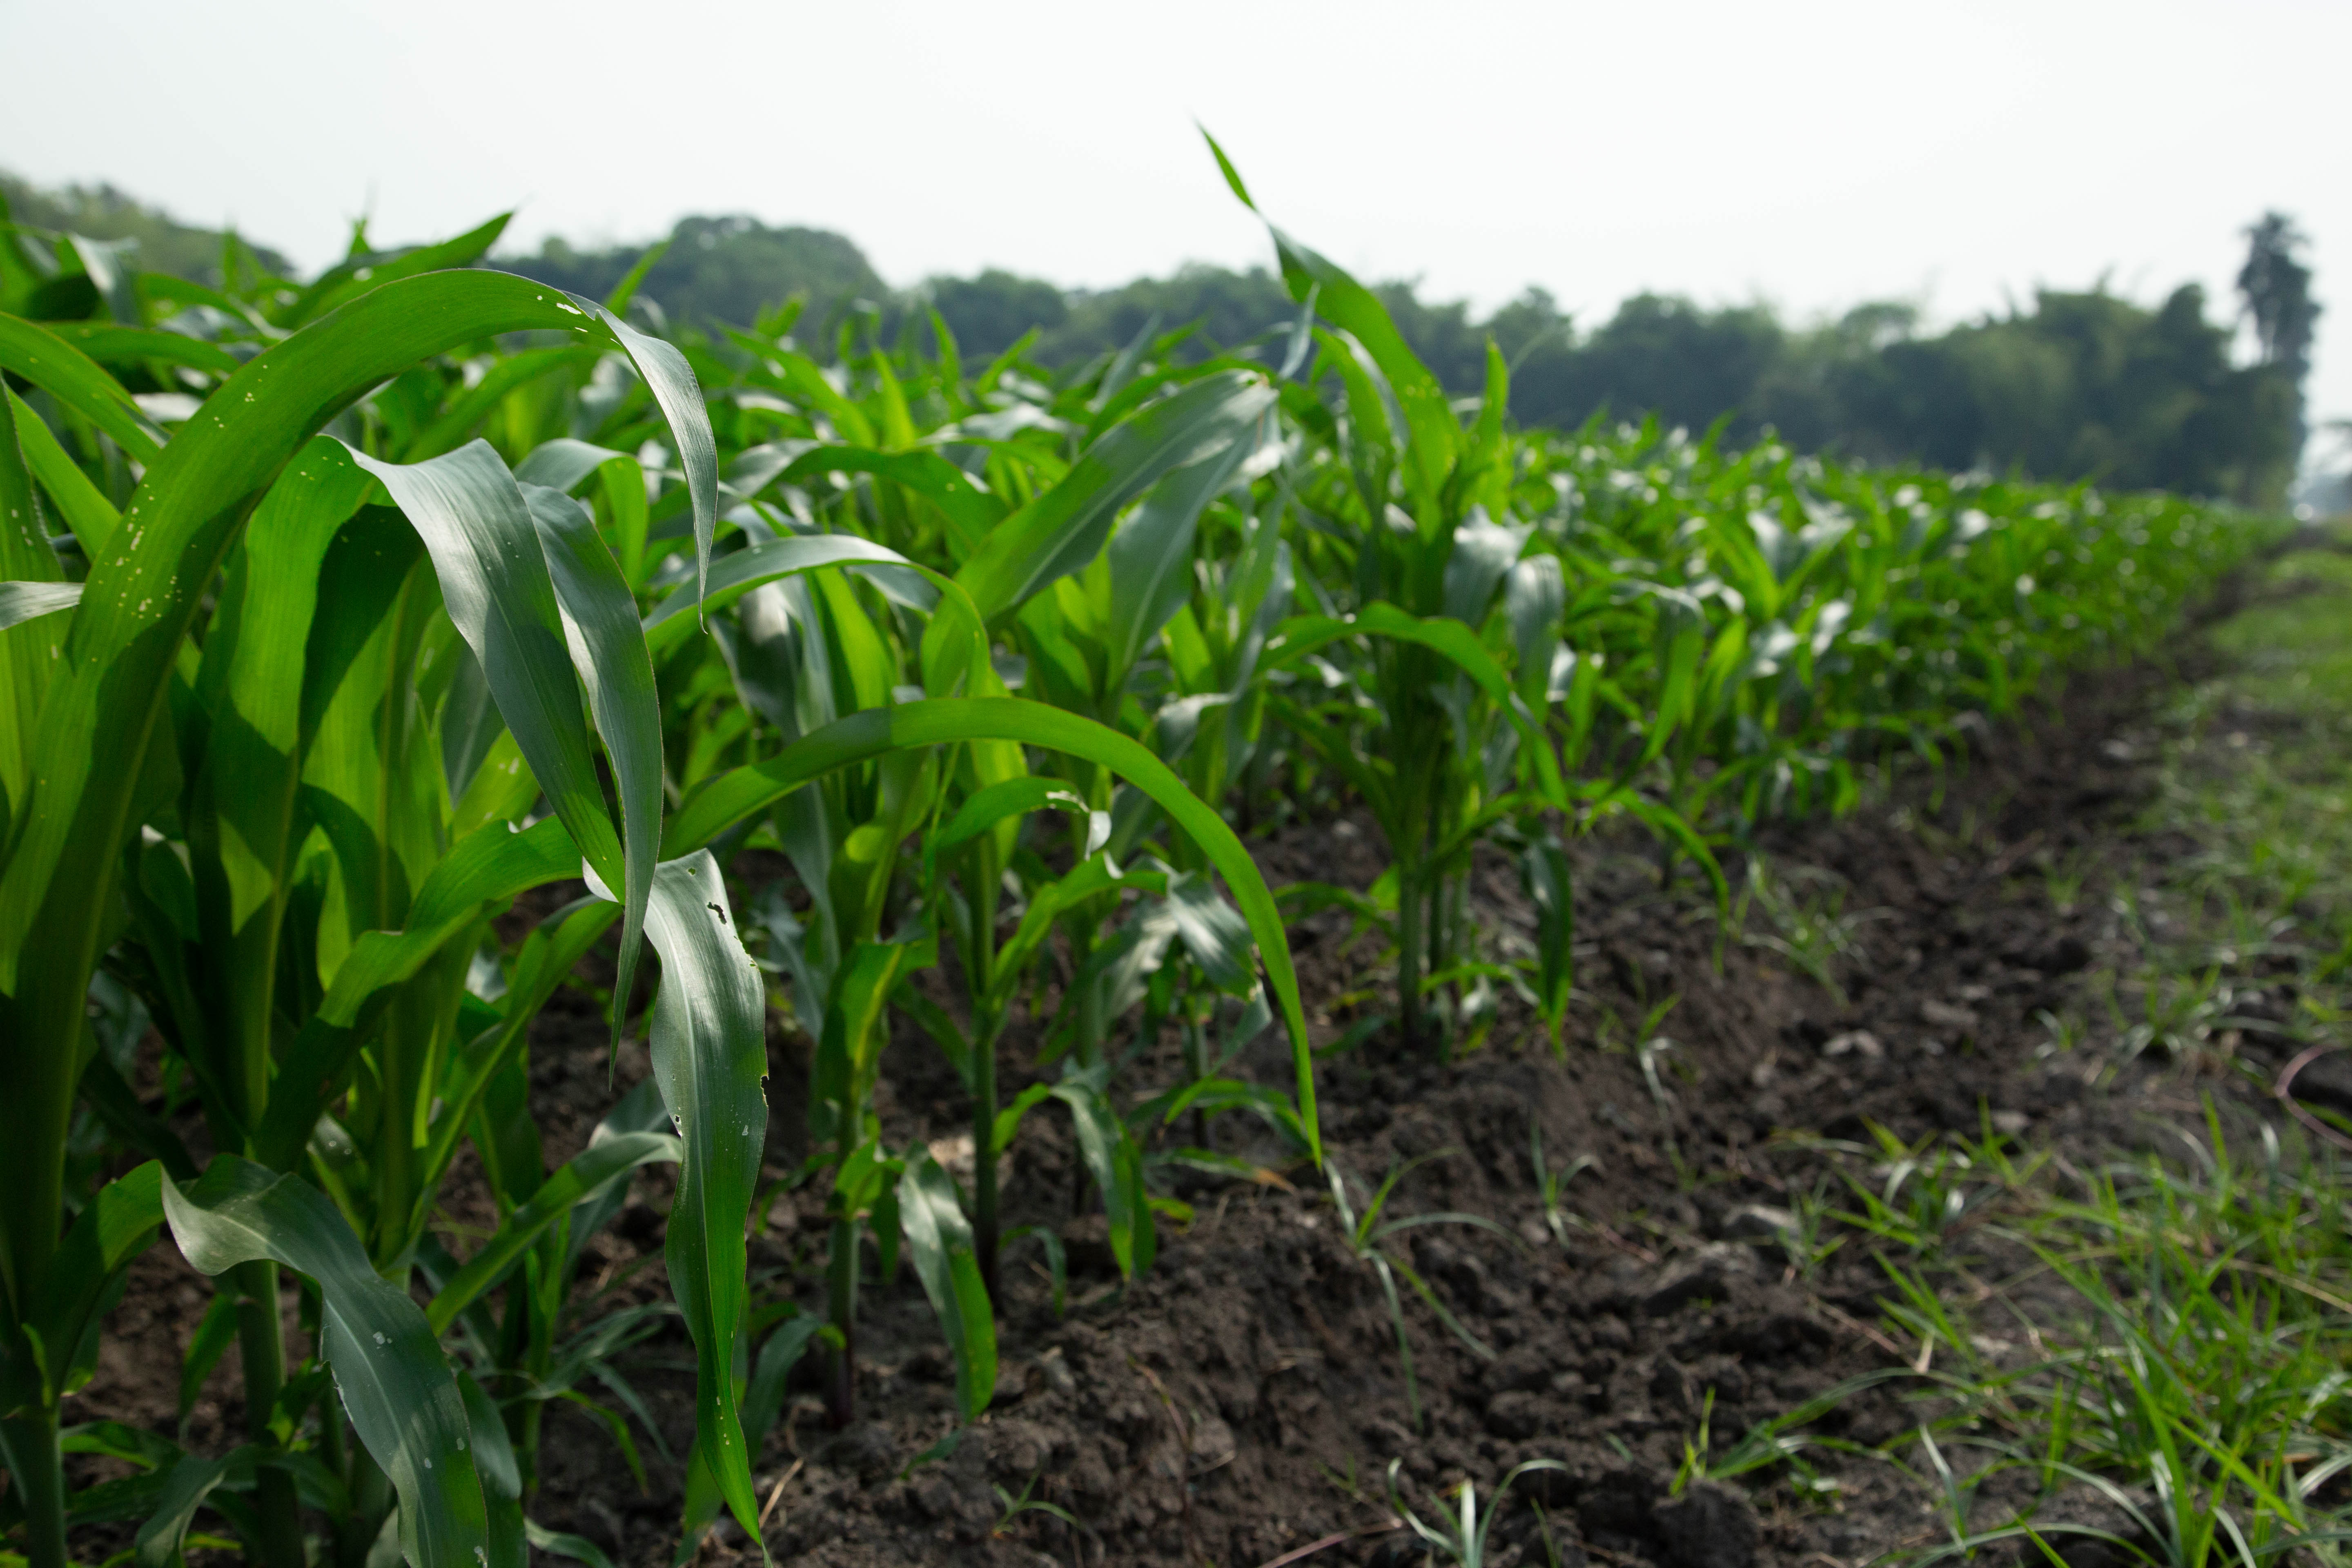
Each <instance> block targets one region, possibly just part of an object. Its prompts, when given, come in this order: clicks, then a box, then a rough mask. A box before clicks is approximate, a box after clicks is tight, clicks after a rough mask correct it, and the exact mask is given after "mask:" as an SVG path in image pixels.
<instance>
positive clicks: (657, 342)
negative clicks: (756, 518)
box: [572, 294, 719, 593]
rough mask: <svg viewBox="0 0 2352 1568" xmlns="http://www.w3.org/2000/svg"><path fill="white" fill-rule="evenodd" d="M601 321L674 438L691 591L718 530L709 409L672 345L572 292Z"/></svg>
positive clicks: (703, 577) (715, 449)
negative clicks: (690, 531) (682, 478)
mask: <svg viewBox="0 0 2352 1568" xmlns="http://www.w3.org/2000/svg"><path fill="white" fill-rule="evenodd" d="M572 301H573V302H574V303H575V304H578V305H581V306H583V307H585V308H586V309H587V310H590V311H592V312H593V314H594V315H595V317H596V319H597V320H598V321H602V322H603V323H604V330H605V331H608V332H611V333H612V334H613V337H614V341H616V342H619V343H620V345H621V346H622V347H623V348H624V349H626V350H627V351H628V354H629V360H630V363H633V364H635V366H636V367H637V374H639V375H641V376H643V377H645V381H646V391H648V392H650V393H652V394H653V395H654V405H655V406H656V407H658V408H659V409H660V410H661V411H662V417H663V418H665V419H667V420H668V421H669V431H670V437H671V439H673V440H675V441H676V442H677V466H678V468H680V469H681V470H682V471H684V473H685V475H686V493H687V500H688V501H689V502H691V503H692V505H693V508H694V560H695V574H696V575H695V582H696V591H697V593H699V592H700V591H701V584H703V583H704V582H705V581H707V580H708V579H709V575H710V547H711V545H712V543H713V542H715V541H716V540H717V538H718V534H719V446H718V443H717V442H716V441H714V440H713V439H712V438H711V435H710V415H709V410H708V409H706V408H705V407H704V406H703V403H702V388H701V387H700V386H699V385H698V384H696V383H695V379H694V370H693V367H692V366H690V365H688V363H686V356H685V355H684V354H682V353H679V352H678V351H677V348H676V347H675V346H673V345H672V344H669V343H666V342H662V341H661V339H659V338H654V337H647V336H646V334H645V333H643V332H641V331H637V330H636V329H635V327H632V326H630V325H629V324H628V323H627V322H625V321H622V320H621V318H620V317H618V316H616V315H614V313H613V312H612V311H611V310H607V309H605V308H604V306H602V305H599V304H597V303H596V302H595V301H593V300H585V299H582V298H581V297H580V296H579V295H577V294H574V295H573V296H572Z"/></svg>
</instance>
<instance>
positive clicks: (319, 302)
mask: <svg viewBox="0 0 2352 1568" xmlns="http://www.w3.org/2000/svg"><path fill="white" fill-rule="evenodd" d="M513 217H514V214H512V213H500V214H499V216H496V217H494V218H492V219H490V220H489V221H488V223H485V224H482V225H480V226H478V227H475V228H472V229H469V230H467V232H466V233H464V234H461V235H458V236H457V237H455V238H451V239H445V240H443V241H441V242H440V243H439V244H438V245H420V246H418V247H415V249H413V250H407V251H404V252H402V253H400V254H399V255H396V256H383V255H380V254H377V253H374V252H366V253H362V254H361V255H358V256H352V257H349V258H345V259H344V260H342V261H341V262H338V263H337V264H336V265H334V266H332V267H330V268H327V270H325V271H324V272H321V273H320V274H319V276H318V277H316V278H315V279H311V281H310V286H309V287H307V288H305V289H303V290H302V291H301V293H299V294H298V295H296V296H295V298H294V300H293V302H292V303H290V304H289V305H288V306H287V307H286V310H285V312H284V314H283V315H281V316H280V317H278V321H279V324H280V325H282V326H289V327H298V326H300V325H301V324H302V323H303V322H305V321H314V320H316V319H317V318H319V317H320V316H323V315H326V314H327V313H328V312H330V311H331V310H334V309H335V308H336V307H337V306H339V305H346V304H349V303H350V302H351V301H352V300H356V299H358V298H359V297H360V296H361V295H362V294H366V293H370V292H373V290H375V289H382V288H383V287H385V286H386V285H387V284H391V283H396V282H398V281H399V280H400V279H404V278H414V277H415V276H417V275H418V274H419V273H424V272H437V271H439V270H441V269H442V268H446V267H464V266H466V265H467V264H468V263H470V262H473V261H477V260H478V259H480V258H482V257H483V256H485V255H486V254H488V251H489V248H490V247H491V246H493V245H496V244H497V243H498V242H499V236H500V235H501V234H504V233H505V232H506V227H507V224H508V223H509V221H510V220H511V219H512V218H513Z"/></svg>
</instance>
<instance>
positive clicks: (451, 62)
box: [0, 0, 2352, 417]
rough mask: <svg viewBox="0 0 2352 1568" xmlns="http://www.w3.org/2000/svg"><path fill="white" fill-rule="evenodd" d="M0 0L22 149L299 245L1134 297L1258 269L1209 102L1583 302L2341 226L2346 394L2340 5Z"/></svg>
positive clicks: (1942, 275)
mask: <svg viewBox="0 0 2352 1568" xmlns="http://www.w3.org/2000/svg"><path fill="white" fill-rule="evenodd" d="M98 15H100V14H94V13H87V12H82V11H80V10H79V7H75V6H66V5H37V4H35V3H34V0H0V58H5V60H6V61H7V62H8V76H9V86H8V90H7V91H6V93H5V94H0V166H5V167H9V168H13V169H14V170H16V172H17V173H19V174H24V175H26V176H28V177H30V178H32V179H35V180H37V181H39V182H42V183H45V184H58V183H63V182H66V181H70V180H81V181H95V180H100V179H106V180H111V181H113V182H115V183H116V184H120V185H121V186H122V187H124V188H125V189H127V190H129V191H131V192H133V193H134V194H137V195H141V196H142V197H145V198H147V199H149V200H152V201H155V202H159V203H162V204H163V205H166V206H168V207H170V208H171V209H173V211H174V212H176V213H177V214H179V215H181V216H184V217H185V218H187V219H189V220H191V221H201V222H209V223H219V222H229V221H233V222H235V223H236V224H237V225H238V226H240V227H242V228H243V229H244V230H245V231H246V232H247V233H248V234H250V235H252V236H253V237H256V238H257V239H260V240H263V241H266V242H268V243H270V244H274V245H277V246H278V247H281V248H284V249H286V250H288V251H289V252H290V253H291V254H293V255H294V256H295V257H296V258H298V259H299V261H301V262H302V263H304V264H305V265H306V266H317V265H320V264H322V263H324V262H326V261H328V260H331V259H332V258H335V257H336V256H338V255H340V254H341V245H342V240H343V236H344V233H345V225H346V224H347V222H348V220H349V219H350V218H351V217H352V216H355V215H357V214H359V213H361V212H362V211H366V212H370V213H372V214H373V217H374V226H373V233H374V234H375V236H376V237H377V238H378V239H379V241H383V242H393V241H403V240H411V239H422V238H427V237H438V236H442V235H445V234H447V233H450V232H453V231H455V230H457V229H460V228H463V227H466V226H470V225H471V224H473V223H474V222H476V221H478V220H479V219H480V218H481V217H483V216H487V215H488V214H490V213H492V212H495V211H498V210H499V209H500V208H502V207H506V206H515V207H518V208H519V209H520V212H519V216H518V217H517V219H516V221H515V225H514V227H513V228H512V229H511V230H509V236H510V238H511V239H513V240H517V241H520V242H521V243H523V244H525V245H528V246H533V247H535V246H536V244H537V242H538V239H539V238H540V237H541V236H542V235H545V234H549V233H562V234H565V235H568V236H571V237H574V238H576V239H584V240H590V241H598V240H615V239H619V240H635V239H643V238H649V237H655V236H656V235H658V234H661V233H663V232H666V231H667V228H668V226H669V225H670V224H671V223H672V222H673V221H674V220H675V219H676V218H677V217H678V216H680V215H682V214H685V213H689V212H705V213H715V212H735V211H740V212H748V213H751V214H752V215H754V216H758V217H760V218H761V219H764V220H766V221H768V222H771V223H804V224H812V225H816V226H824V227H828V228H835V229H838V230H841V231H842V232H844V233H845V234H847V235H849V236H850V237H852V238H854V239H855V240H856V241H857V243H858V244H859V245H861V246H862V247H865V249H866V253H867V254H868V255H869V256H870V257H871V258H873V260H874V263H875V265H876V266H877V268H879V269H880V270H881V272H882V273H883V275H884V276H885V277H886V278H888V279H891V280H893V281H897V282H908V281H912V280H914V279H918V278H920V277H923V276H924V275H926V274H929V273H934V272H969V271H972V270H975V269H977V268H981V267H983V266H1002V267H1007V268H1013V269H1015V270H1017V271H1021V272H1025V273H1031V274H1034V275H1038V276H1042V277H1045V278H1049V279H1055V281H1057V282H1061V283H1065V284H1081V285H1104V284H1111V283H1117V282H1122V281H1125V280H1126V279H1129V278H1132V277H1135V276H1137V275H1139V274H1142V273H1153V272H1163V271H1165V270H1167V269H1169V268H1172V267H1174V266H1175V265H1176V264H1178V263H1179V262H1181V261H1184V260H1187V259H1194V258H1198V259H1204V260H1213V261H1221V262H1228V263H1247V262H1251V261H1256V260H1262V259H1264V258H1265V255H1266V250H1267V247H1266V245H1265V239H1264V236H1263V232H1262V230H1260V229H1259V228H1258V227H1257V226H1256V225H1255V223H1254V222H1253V221H1252V220H1251V219H1250V218H1249V216H1248V215H1247V214H1246V213H1244V212H1243V211H1242V210H1241V209H1240V208H1239V207H1238V206H1237V205H1236V204H1235V203H1234V201H1233V200H1232V198H1231V197H1230V196H1229V195H1227V194H1226V192H1225V190H1224V187H1223V184H1222V182H1221V181H1220V180H1219V179H1218V177H1217V174H1216V171H1215V168H1214V166H1213V164H1212V163H1211V162H1210V161H1209V159H1208V157H1207V155H1206V154H1205V153H1204V152H1203V151H1202V148H1201V144H1200V142H1199V140H1198V138H1197V136H1196V134H1195V132H1194V131H1193V129H1192V121H1193V120H1194V118H1195V117H1197V118H1198V119H1200V120H1201V121H1202V122H1204V123H1205V124H1207V125H1208V126H1209V127H1210V128H1211V129H1212V130H1213V131H1214V132H1216V133H1217V134H1218V136H1219V137H1220V139H1221V140H1223V142H1224V143H1225V145H1226V147H1227V149H1228V150H1229V151H1230V152H1231V153H1233V154H1234V158H1235V159H1236V161H1237V162H1238V163H1240V165H1241V167H1242V169H1243V171H1244V174H1245V175H1246V176H1247V177H1248V179H1249V181H1250V184H1251V186H1252V189H1253V192H1254V194H1255V195H1256V196H1257V198H1258V201H1259V204H1260V205H1261V206H1263V207H1264V208H1265V210H1266V211H1267V212H1268V213H1270V214H1271V215H1273V216H1275V218H1276V221H1278V222H1280V223H1282V224H1283V225H1284V226H1286V227H1287V228H1289V229H1291V230H1292V231H1294V232H1296V233H1297V234H1298V235H1299V236H1300V237H1302V238H1304V239H1307V240H1308V241H1309V242H1310V243H1313V244H1315V245H1317V246H1318V247H1319V248H1321V249H1323V250H1324V251H1326V252H1327V253H1328V254H1329V255H1331V256H1332V257H1333V258H1335V259H1338V260H1339V261H1341V262H1343V263H1345V264H1347V265H1349V266H1350V267H1352V268H1357V269H1359V270H1360V272H1362V273H1364V274H1366V275H1370V276H1379V277H1391V276H1397V277H1415V278H1419V279H1423V282H1424V284H1425V285H1426V287H1427V289H1430V290H1433V292H1434V293H1436V294H1437V295H1440V296H1467V297H1469V298H1471V299H1472V300H1475V301H1477V302H1478V303H1479V304H1480V305H1482V306H1489V305H1493V304H1496V303H1498V302H1500V301H1501V300H1505V299H1507V298H1508V297H1510V296H1511V295H1513V294H1515V293H1517V291H1518V290H1519V289H1522V288H1523V287H1525V286H1526V285H1528V284H1529V283H1536V284H1540V285H1542V286H1543V287H1544V288H1547V289H1550V290H1551V291H1552V293H1553V294H1554V295H1555V296H1556V297H1557V298H1558V299H1559V301H1560V302H1561V303H1562V304H1563V305H1565V306H1568V307H1570V308H1571V309H1573V310H1576V311H1577V312H1578V314H1579V315H1580V318H1582V319H1583V320H1584V321H1587V322H1588V323H1589V322H1591V321H1593V320H1594V319H1596V318H1597V317H1600V316H1605V315H1606V314H1607V313H1608V311H1609V310H1611V309H1612V307H1613V306H1614V304H1615V303H1616V301H1617V300H1619V299H1620V298H1622V296H1624V295H1626V294H1627V293H1630V292H1632V291H1633V290H1635V289H1643V288H1652V289H1664V290H1670V291H1675V292H1680V293H1686V294H1690V295H1693V296H1696V297H1697V298H1698V299H1701V300H1706V301H1709V302H1722V301H1729V300H1748V299H1752V298H1763V299H1766V300H1771V301H1773V302H1774V303H1776V304H1778V305H1780V307H1782V309H1783V310H1787V311H1789V312H1790V313H1791V314H1792V315H1795V316H1798V317H1800V318H1802V317H1805V316H1809V315H1811V314H1814V313H1817V312H1821V311H1824V310H1836V309H1839V308H1842V307H1843V306H1845V305H1847V304H1850V303H1853V301H1855V300H1861V299H1864V298H1873V297H1879V298H1883V297H1888V296H1902V297H1907V298H1911V299H1915V300H1919V301H1921V302H1922V303H1924V304H1926V305H1927V308H1928V310H1929V311H1930V313H1931V315H1932V316H1933V318H1934V319H1936V320H1938V321H1948V320H1951V319H1954V318H1958V317H1965V316H1969V315H1972V314H1975V313H1977V312H1979V311H1981V310H1986V309H1989V308H1996V307H1998V306H2000V304H2001V303H2002V301H2003V300H2005V299H2006V298H2008V297H2010V296H2011V294H2014V295H2016V296H2019V297H2023V296H2025V295H2027V294H2029V293H2030V291H2031V289H2032V287H2033V286H2034V285H2035V284H2036V283H2049V284H2053V285H2059V286H2065V287H2080V286H2084V285H2087V284H2089V283H2090V282H2092V281H2094V280H2095V279H2097V278H2099V277H2100V276H2102V275H2103V274H2104V275H2106V276H2107V277H2109V278H2110V279H2111V281H2112V285H2113V286H2114V287H2115V288H2116V289H2120V290H2121V291H2123V292H2125V293H2127V294H2130V295H2132V296H2135V297H2137V298H2140V299H2143V300H2152V299H2155V298H2158V297H2159V296H2160V295H2161V294H2162V293H2163V292H2165V291H2167V290H2168V289H2170V288H2171V287H2172V286H2173V285H2175V284H2177V283H2179V282H2180V281H2182V280H2184V279H2199V280H2201V281H2202V282H2204V283H2205V285H2206V287H2207V289H2208V290H2209V292H2210V294H2211V295H2212V297H2213V299H2214V300H2215V302H2216V304H2217V305H2218V306H2219V307H2220V309H2221V310H2222V311H2225V312H2234V310H2235V300H2234V299H2233V298H2232V296H2231V289H2230V285H2231V279H2232V278H2233V277H2234V275H2235V273H2236V268H2237V265H2238V262H2239V260H2240V258H2241V255H2242V243H2243V242H2242V238H2241V237H2240V233H2239V231H2240V230H2241V229H2242V227H2243V226H2245V225H2246V224H2247V223H2248V222H2249V221H2251V220H2252V218H2253V217H2255V216H2257V215H2258V214H2259V213H2260V212H2261V211H2262V210H2263V209H2264V208H2265V207H2273V206H2275V207H2280V208H2284V210H2286V211H2288V212H2291V213H2293V214H2294V216H2295V217H2296V219H2297V220H2298V221H2299V222H2300V223H2301V225H2302V226H2303V227H2304V229H2305V232H2306V233H2308V234H2309V235H2310V237H2311V238H2312V240H2313V242H2314V245H2313V249H2312V251H2311V253H2310V255H2311V259H2312V260H2313V261H2314V262H2315V265H2316V268H2317V270H2318V280H2317V285H2316V287H2317V291H2318V293H2319V296H2320V298H2321V299H2322V300H2336V305H2335V308H2334V309H2333V310H2330V312H2329V313H2328V315H2327V316H2326V317H2324V318H2323V320H2322V323H2321V329H2320V345H2319V356H2318V365H2317V372H2316V380H2315V385H2314V388H2313V392H2314V397H2313V404H2314V413H2315V416H2319V417H2326V416H2347V415H2352V288H2347V287H2344V286H2343V285H2342V284H2340V283H2339V282H2337V281H2336V280H2338V279H2347V278H2352V135H2347V131H2346V124H2345V114H2344V110H2345V106H2346V104H2347V100H2352V91H2347V81H2352V4H2346V3H2345V0H2332V3H2311V4H2297V3H2294V0H2232V3H2231V4H2228V5H2221V4H2208V5H2192V4H2181V3H2178V0H2138V3H2137V4H2132V5H2122V4H2106V5H2088V4H2077V3H2074V0H2032V3H2028V4H2008V3H2003V4H1974V5H1928V4H1915V3H1904V0H1894V3H1889V0H1874V3H1872V4H1864V5H1841V4H1813V3H1805V0H1789V3H1784V4H1779V5H1757V4H1754V3H1753V0H1748V3H1745V4H1735V5H1714V4H1696V3H1692V0H1683V3H1681V4H1674V5H1658V4H1651V5H1628V4H1623V3H1618V4H1610V5H1591V4H1583V3H1573V4H1554V5H1536V4H1511V3H1503V0H1494V3H1488V4H1475V3H1470V0H1451V3H1448V4H1435V3H1428V0H1424V3H1422V4H1412V5H1403V4H1388V3H1385V0H1354V3H1352V4H1345V5H1339V4H1286V3H1285V0H1241V3H1238V4H1236V3H1231V0H1193V3H1192V4H1189V5H1182V6H1175V5H1150V6H1142V5H1109V4H1101V3H1097V4H1092V5H1074V4H1073V5H1061V4H1034V3H1024V0H1010V3H999V4H996V5H969V4H964V5H908V4H884V3H879V0H864V3H859V4H847V5H845V4H838V3H835V4H828V5H806V4H768V5H756V4H744V3H738V0H667V3H666V4H659V5H646V4H639V5H618V4H612V3H608V0H583V3H579V4H571V5H562V6H536V5H520V4H509V3H506V0H462V3H460V0H404V3H402V4H399V5H365V4H354V3H350V0H299V3H297V0H215V4H211V5H190V4H187V3H186V0H113V3H112V4H110V5H108V6H106V7H104V9H103V12H102V17H103V22H102V26H103V28H104V32H103V34H102V35H101V34H100V33H99V32H97V31H94V29H93V20H94V18H95V17H96V16H98Z"/></svg>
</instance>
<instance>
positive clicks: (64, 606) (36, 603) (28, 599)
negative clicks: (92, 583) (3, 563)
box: [0, 583, 82, 631]
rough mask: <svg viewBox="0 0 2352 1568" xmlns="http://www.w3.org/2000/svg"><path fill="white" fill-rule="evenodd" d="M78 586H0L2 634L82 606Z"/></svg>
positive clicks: (52, 584)
mask: <svg viewBox="0 0 2352 1568" xmlns="http://www.w3.org/2000/svg"><path fill="white" fill-rule="evenodd" d="M81 587H82V585H81V584H79V583H0V631H6V630H7V629H8V628H9V627H10V626H23V625H24V624H25V623H26V621H37V620H39V619H40V618H41V617H42V616H54V615H56V614H57V613H58V611H59V610H70V609H72V608H73V607H74V606H75V605H79V604H80V603H81Z"/></svg>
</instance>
